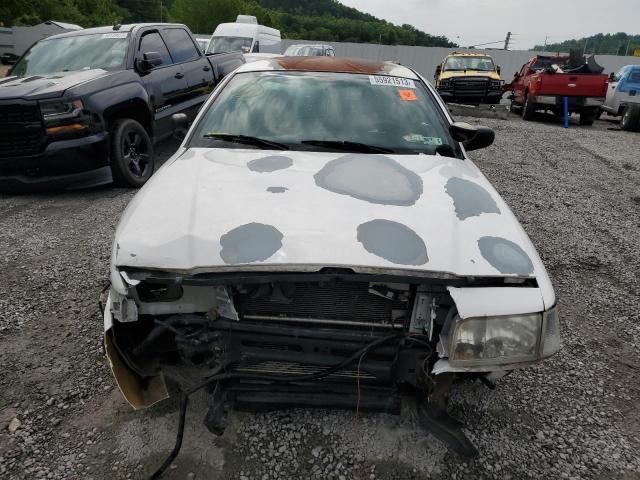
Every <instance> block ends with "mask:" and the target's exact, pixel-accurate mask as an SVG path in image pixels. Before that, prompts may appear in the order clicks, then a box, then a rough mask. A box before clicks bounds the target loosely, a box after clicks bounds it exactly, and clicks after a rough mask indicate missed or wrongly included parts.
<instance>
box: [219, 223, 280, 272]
mask: <svg viewBox="0 0 640 480" xmlns="http://www.w3.org/2000/svg"><path fill="white" fill-rule="evenodd" d="M220 245H222V251H221V252H220V257H221V258H222V260H223V261H224V263H251V262H262V261H264V260H266V259H267V258H269V257H271V256H272V255H273V254H274V253H276V252H277V251H278V250H280V248H281V247H282V233H280V231H278V229H277V228H275V227H273V226H271V225H263V224H262V223H249V224H247V225H242V226H240V227H238V228H234V229H233V230H231V231H230V232H228V233H225V234H224V235H222V237H220Z"/></svg>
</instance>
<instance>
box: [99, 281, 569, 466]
mask: <svg viewBox="0 0 640 480" xmlns="http://www.w3.org/2000/svg"><path fill="white" fill-rule="evenodd" d="M118 274H119V275H120V278H119V279H118V280H122V283H121V285H122V286H124V289H123V288H119V289H118V288H114V287H113V286H112V289H111V290H110V293H109V298H108V304H107V306H106V309H105V343H106V348H107V353H108V355H109V358H110V361H111V365H112V368H113V372H114V375H115V377H116V380H117V382H118V385H119V386H120V389H121V390H122V393H123V394H124V396H125V397H126V398H127V400H128V401H129V402H130V403H131V404H132V405H133V406H134V407H135V408H143V407H146V406H149V405H151V404H153V403H155V402H157V401H160V400H162V399H163V398H166V397H167V390H166V388H165V385H164V379H165V378H166V379H170V380H171V381H172V382H173V383H176V384H178V385H179V387H180V389H181V390H182V391H183V392H187V393H191V392H195V391H197V390H199V389H206V390H207V391H208V392H209V394H210V395H209V399H210V400H209V403H210V409H209V412H208V413H207V415H206V418H205V423H206V425H207V427H208V428H209V429H210V430H211V431H212V432H214V433H216V434H222V432H223V431H224V428H225V425H226V417H225V412H226V411H227V409H229V408H233V409H238V410H249V411H259V410H273V409H282V408H292V407H318V408H353V409H359V410H370V411H385V412H392V413H399V411H400V406H401V398H403V397H404V398H407V397H408V398H412V399H414V400H416V401H417V405H418V412H419V413H420V415H421V420H422V423H423V424H424V425H425V426H426V427H427V428H428V429H429V430H430V431H431V432H432V433H433V434H434V435H435V436H436V437H438V438H440V439H441V440H444V441H445V442H447V443H448V444H449V445H450V446H451V447H452V448H453V449H454V450H455V451H457V452H458V453H461V454H463V455H469V456H470V455H473V454H474V453H475V449H474V448H473V446H472V445H471V444H470V443H469V442H468V440H467V439H466V438H465V437H464V435H463V434H462V431H461V429H460V425H459V424H458V423H457V422H456V421H454V420H453V419H450V418H449V417H448V416H447V415H446V409H445V408H444V405H445V401H446V398H447V395H448V392H449V388H450V386H451V383H452V381H453V380H454V379H456V378H465V377H466V378H480V379H482V380H484V381H486V382H489V381H492V380H493V379H495V378H496V377H499V376H501V375H503V374H504V373H505V372H506V371H509V370H511V369H513V368H518V367H521V366H525V365H528V364H531V363H534V362H537V361H539V360H541V359H543V358H545V357H547V356H550V355H552V354H553V353H555V352H556V351H557V350H558V348H559V340H558V319H557V315H556V314H555V309H553V308H552V309H545V307H544V304H543V301H542V296H541V294H540V291H539V289H538V288H537V284H536V281H535V279H514V278H510V279H505V278H484V279H478V278H476V279H473V278H465V279H459V278H450V279H445V278H437V277H433V278H432V277H426V276H420V277H417V276H403V275H390V274H362V273H354V272H353V271H351V270H349V269H323V270H320V271H318V272H313V273H299V272H278V273H273V272H268V273H265V272H234V273H215V274H212V273H207V274H197V275H176V274H175V273H168V272H158V271H143V270H139V271H136V270H126V271H125V270H120V271H119V272H118ZM112 280H113V279H112ZM507 282H508V283H507ZM185 408H186V407H185Z"/></svg>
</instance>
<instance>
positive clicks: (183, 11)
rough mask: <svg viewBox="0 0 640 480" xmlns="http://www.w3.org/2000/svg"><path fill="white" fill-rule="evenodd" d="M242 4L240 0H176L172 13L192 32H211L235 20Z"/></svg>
mask: <svg viewBox="0 0 640 480" xmlns="http://www.w3.org/2000/svg"><path fill="white" fill-rule="evenodd" d="M242 6H243V4H242V3H241V2H240V1H238V0H174V1H173V4H172V5H171V9H170V14H171V18H172V19H173V20H175V21H177V22H180V23H184V24H186V25H187V26H188V27H189V28H190V29H191V31H192V32H195V33H203V34H204V33H206V34H211V33H213V31H214V30H215V29H216V27H217V26H218V25H219V24H220V23H225V22H234V21H235V19H236V17H237V16H238V14H240V13H242Z"/></svg>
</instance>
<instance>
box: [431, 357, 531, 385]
mask: <svg viewBox="0 0 640 480" xmlns="http://www.w3.org/2000/svg"><path fill="white" fill-rule="evenodd" d="M534 363H536V362H519V363H514V364H509V365H482V366H476V367H452V366H451V364H449V360H448V359H446V358H441V359H440V360H438V361H437V362H436V363H435V365H434V366H433V368H432V369H431V373H432V374H434V375H442V374H445V373H479V372H480V373H488V374H489V375H487V379H488V380H490V381H495V380H498V379H500V378H502V377H504V376H505V375H506V374H507V372H509V371H510V370H513V369H516V368H524V367H528V366H530V365H532V364H534Z"/></svg>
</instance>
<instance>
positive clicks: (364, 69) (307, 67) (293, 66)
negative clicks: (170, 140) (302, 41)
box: [237, 56, 419, 80]
mask: <svg viewBox="0 0 640 480" xmlns="http://www.w3.org/2000/svg"><path fill="white" fill-rule="evenodd" d="M273 70H280V71H296V72H331V73H364V74H369V75H389V76H393V77H404V78H411V79H414V80H419V77H418V75H416V73H415V72H414V71H413V70H411V69H409V68H407V67H404V66H402V65H399V64H397V63H394V62H389V61H386V62H381V61H375V60H364V59H362V58H341V57H284V56H283V57H277V58H269V59H265V60H261V61H258V62H252V63H246V64H244V65H242V66H241V67H239V68H238V70H237V72H238V73H244V72H264V71H273Z"/></svg>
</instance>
